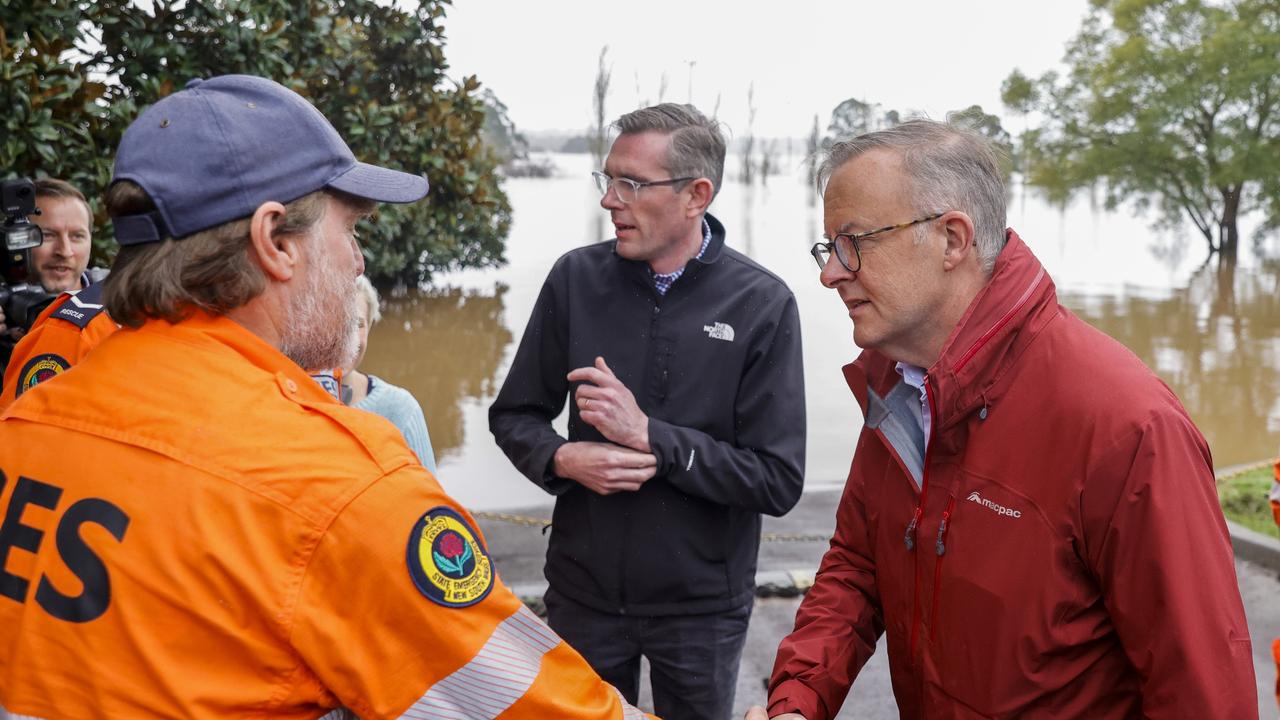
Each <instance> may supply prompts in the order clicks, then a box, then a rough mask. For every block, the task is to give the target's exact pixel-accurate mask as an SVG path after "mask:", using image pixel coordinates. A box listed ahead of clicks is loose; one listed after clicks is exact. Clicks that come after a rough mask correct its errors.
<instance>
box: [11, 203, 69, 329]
mask: <svg viewBox="0 0 1280 720" xmlns="http://www.w3.org/2000/svg"><path fill="white" fill-rule="evenodd" d="M0 210H2V211H3V212H4V224H3V225H2V226H0V234H2V235H3V239H4V248H3V252H4V254H3V255H0V308H3V310H4V317H5V319H4V324H6V325H8V326H9V327H19V328H22V329H24V330H27V329H30V328H31V323H33V322H35V319H36V316H37V315H39V314H40V311H41V310H43V309H44V308H45V306H47V305H48V304H49V302H50V301H51V300H53V298H54V297H56V294H54V293H49V292H46V291H45V289H44V288H43V287H41V286H40V285H39V284H35V283H29V282H27V262H28V259H29V256H30V252H31V248H34V247H39V246H40V244H41V243H43V242H44V234H43V233H42V232H41V231H40V226H39V225H35V224H34V223H32V222H31V221H30V220H28V219H27V217H28V216H29V215H39V214H40V210H39V209H37V208H36V185H35V183H33V182H31V181H30V180H28V179H26V178H18V179H16V180H5V181H3V182H0Z"/></svg>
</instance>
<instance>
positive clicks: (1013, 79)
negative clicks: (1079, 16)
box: [1004, 0, 1280, 257]
mask: <svg viewBox="0 0 1280 720" xmlns="http://www.w3.org/2000/svg"><path fill="white" fill-rule="evenodd" d="M1066 63H1067V65H1068V69H1067V72H1066V74H1065V75H1064V76H1061V77H1059V76H1058V75H1057V74H1055V73H1048V74H1046V75H1045V76H1043V77H1041V78H1039V79H1038V80H1037V81H1035V82H1034V83H1033V84H1032V85H1033V87H1028V84H1027V83H1025V82H1024V80H1025V78H1023V77H1022V76H1021V74H1020V73H1017V72H1016V71H1015V74H1014V75H1011V76H1010V77H1009V79H1008V80H1007V81H1006V83H1005V98H1004V99H1005V102H1006V104H1007V105H1009V106H1010V107H1011V108H1013V109H1015V110H1027V109H1032V108H1034V109H1036V110H1038V111H1039V112H1040V113H1041V115H1042V116H1043V119H1044V120H1043V124H1042V126H1041V127H1039V128H1036V129H1035V130H1033V131H1031V134H1030V136H1029V137H1028V138H1027V139H1026V140H1027V144H1028V145H1029V148H1028V157H1027V161H1028V168H1027V171H1028V176H1029V180H1030V181H1031V182H1032V183H1033V184H1035V185H1038V186H1040V187H1042V188H1044V189H1045V190H1046V191H1047V192H1048V195H1049V197H1050V199H1053V200H1057V201H1062V200H1065V199H1066V198H1068V197H1070V195H1071V194H1072V193H1073V192H1074V191H1075V190H1078V189H1081V188H1085V187H1094V186H1097V185H1098V184H1102V185H1103V186H1104V187H1105V192H1106V200H1107V203H1108V206H1111V207H1114V206H1115V205H1117V204H1118V203H1120V202H1122V201H1124V200H1129V199H1132V200H1135V201H1137V202H1138V203H1139V205H1140V206H1141V207H1148V206H1155V207H1156V208H1157V209H1158V210H1159V211H1160V217H1161V218H1162V219H1163V220H1164V221H1165V222H1166V223H1169V224H1173V223H1176V222H1178V221H1179V220H1180V219H1181V218H1183V217H1186V218H1189V219H1190V220H1191V221H1192V222H1193V223H1194V224H1195V226H1196V227H1197V228H1198V229H1199V231H1200V233H1201V234H1202V235H1203V237H1204V238H1205V241H1206V243H1207V244H1208V248H1209V252H1210V253H1211V254H1212V253H1213V252H1217V251H1221V252H1222V254H1223V256H1225V257H1234V255H1235V253H1236V248H1237V245H1238V231H1237V219H1238V217H1239V216H1240V215H1242V214H1244V213H1247V212H1249V211H1251V210H1253V209H1263V210H1265V211H1266V212H1268V214H1269V216H1270V217H1271V218H1272V220H1273V222H1275V221H1277V220H1280V180H1277V178H1278V177H1280V140H1278V139H1277V138H1278V136H1280V124H1278V123H1280V120H1278V115H1280V5H1278V4H1277V3H1276V2H1275V0H1228V1H1227V2H1206V1H1204V0H1093V9H1092V11H1091V12H1090V14H1089V16H1088V18H1087V19H1086V20H1085V22H1084V25H1083V27H1082V28H1081V30H1080V32H1079V34H1078V35H1077V36H1076V37H1075V39H1074V40H1073V41H1072V42H1071V43H1070V45H1069V46H1068V50H1067V56H1066Z"/></svg>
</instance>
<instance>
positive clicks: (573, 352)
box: [489, 215, 805, 615]
mask: <svg viewBox="0 0 1280 720" xmlns="http://www.w3.org/2000/svg"><path fill="white" fill-rule="evenodd" d="M706 218H707V222H708V224H709V225H710V227H711V230H712V238H711V242H710V243H709V244H708V247H707V250H706V252H705V253H704V254H703V257H702V258H701V259H695V260H691V261H690V262H689V264H688V265H686V267H685V271H684V274H683V275H682V276H681V277H680V278H679V279H678V280H677V281H676V282H675V284H673V285H672V286H671V288H670V290H669V291H668V292H667V294H666V295H665V296H662V295H659V294H658V293H657V291H656V290H655V289H654V287H653V282H652V279H651V276H650V272H649V268H648V265H647V264H645V263H643V262H634V261H630V260H626V259H624V258H622V257H620V256H618V255H617V254H616V253H615V252H614V242H604V243H598V244H595V245H590V246H587V247H582V248H578V249H576V250H572V251H570V252H568V253H566V254H565V255H564V256H562V257H561V258H560V259H559V260H557V261H556V264H555V266H554V267H552V269H551V272H550V274H549V275H548V276H547V280H546V282H545V283H544V285H543V287H542V292H541V293H540V294H539V296H538V301H537V303H536V305H535V306H534V309H533V313H532V316H531V317H530V318H529V325H528V327H527V328H526V329H525V333H524V337H523V338H522V339H521V341H520V348H519V350H518V351H517V352H516V357H515V360H514V361H513V362H512V365H511V370H510V372H509V374H508V375H507V379H506V381H505V382H504V384H503V387H502V390H501V391H500V392H499V394H498V397H497V399H496V400H495V401H494V403H493V406H492V407H490V409H489V428H490V430H491V431H492V432H493V434H494V437H495V438H496V440H497V443H498V445H499V447H501V448H502V450H503V452H505V453H506V454H507V457H508V458H510V459H511V462H512V463H513V464H514V465H515V466H516V467H517V468H518V469H519V470H520V471H521V472H522V473H524V475H525V476H526V477H528V478H529V479H530V480H532V481H533V482H535V483H537V484H538V485H539V486H541V487H543V488H544V489H546V490H547V492H550V493H552V494H554V495H556V496H557V498H556V507H555V513H554V516H553V519H552V531H551V537H550V547H549V548H548V551H547V564H546V576H547V580H548V582H549V583H550V584H551V586H552V587H554V588H555V589H556V590H557V591H558V592H561V593H563V594H564V595H566V596H568V597H569V598H571V599H573V600H576V601H578V602H579V603H582V604H584V605H587V606H589V607H593V608H595V609H597V610H601V611H604V612H614V613H624V614H635V615H678V614H698V613H710V612H720V611H724V610H729V609H733V608H738V607H742V606H743V605H745V604H746V603H748V602H750V600H751V597H752V594H753V591H754V587H755V569H756V554H757V552H758V550H759V545H760V514H761V513H768V514H770V515H775V516H776V515H782V514H784V513H786V512H787V511H788V510H790V509H791V508H792V506H794V505H795V503H796V501H797V500H799V498H800V491H801V489H802V486H803V482H804V451H805V410H804V375H803V369H802V364H803V362H802V358H801V351H800V322H799V314H798V312H797V310H796V301H795V297H794V296H793V295H792V294H791V291H790V289H788V288H787V286H786V284H785V283H783V282H782V280H780V279H779V278H778V277H776V276H775V275H773V274H772V273H770V272H768V271H767V270H765V269H763V268H762V267H760V266H759V265H757V264H756V263H755V262H753V261H752V260H750V259H749V258H747V257H746V256H744V255H743V254H741V253H739V252H737V251H735V250H732V249H730V248H728V247H725V245H724V226H723V225H721V224H720V223H719V221H717V220H716V219H715V218H713V217H712V216H710V215H707V216H706ZM596 356H603V357H604V359H605V362H607V363H608V364H609V367H610V368H611V369H612V370H613V372H614V373H615V374H616V375H617V376H618V378H619V379H620V380H621V381H622V382H623V383H624V384H625V385H626V386H627V387H628V388H629V389H630V390H631V391H632V393H634V394H635V397H636V402H637V403H638V404H639V406H640V409H641V410H643V411H644V412H645V414H647V415H648V416H649V442H650V445H651V447H652V452H653V453H654V455H656V456H657V458H658V469H657V475H656V476H655V477H654V478H652V479H651V480H649V481H648V482H646V483H645V484H644V485H643V486H641V489H640V490H639V491H636V492H621V493H616V494H613V495H608V496H601V495H597V494H596V493H594V492H592V491H590V490H588V489H586V488H584V487H583V486H581V485H579V484H578V483H576V482H573V481H571V480H567V479H565V478H561V477H557V476H556V475H555V474H554V463H553V462H552V459H553V457H554V455H555V452H556V450H557V448H559V447H560V445H561V444H563V443H564V442H566V440H565V439H564V438H563V437H561V436H559V435H558V434H557V433H556V432H555V431H554V430H553V429H552V427H551V421H552V420H553V419H554V418H555V417H556V416H558V415H559V414H560V412H561V410H562V409H563V408H564V404H565V402H566V401H567V400H568V399H569V398H570V397H571V392H572V391H573V390H574V389H575V388H574V387H573V384H572V383H570V382H569V381H568V380H567V379H566V377H565V376H566V375H567V374H568V373H569V371H570V370H573V369H574V368H579V367H588V366H591V365H592V364H593V363H594V361H595V358H596ZM569 413H570V414H569V428H568V429H569V440H573V441H583V440H585V441H596V442H604V441H606V440H605V438H604V437H603V436H602V435H601V434H600V433H599V432H598V431H597V430H596V429H595V428H594V427H592V426H591V425H589V424H587V423H585V422H583V421H582V420H581V419H580V418H579V417H578V411H577V407H576V405H575V404H572V403H571V404H570V411H569Z"/></svg>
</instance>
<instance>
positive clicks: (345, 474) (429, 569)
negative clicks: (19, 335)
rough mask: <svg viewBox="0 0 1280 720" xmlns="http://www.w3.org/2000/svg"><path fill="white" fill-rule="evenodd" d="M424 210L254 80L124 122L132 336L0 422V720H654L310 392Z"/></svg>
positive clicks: (280, 92)
mask: <svg viewBox="0 0 1280 720" xmlns="http://www.w3.org/2000/svg"><path fill="white" fill-rule="evenodd" d="M426 192H427V182H426V180H425V179H424V178H422V177H420V176H417V175H412V174H408V173H403V172H398V171H393V170H389V169H385V168H380V167H376V166H373V165H367V164H364V163H360V162H357V161H356V159H355V157H354V156H353V155H352V153H351V151H350V149H349V148H348V147H347V146H346V144H345V143H344V142H343V140H342V139H341V137H339V135H338V134H337V132H336V131H335V130H334V129H333V127H332V126H331V125H330V124H329V123H328V121H327V120H326V119H325V118H324V116H322V115H321V114H320V113H319V112H318V111H317V110H316V109H315V108H314V107H312V106H311V105H310V104H309V103H308V102H307V101H306V100H305V99H303V98H302V97H301V96H299V95H297V94H296V93H294V92H292V91H290V90H288V89H286V88H284V87H283V86H281V85H279V84H277V83H275V82H272V81H270V80H267V79H264V78H258V77H252V76H244V75H227V76H220V77H215V78H211V79H208V80H203V81H201V80H193V81H192V82H191V83H189V84H188V85H187V86H186V88H185V89H184V90H182V91H179V92H177V93H174V94H172V95H170V96H168V97H166V98H164V99H163V100H161V101H160V102H158V103H156V104H155V105H154V106H152V107H151V108H150V109H148V110H147V111H146V112H144V113H142V114H141V115H140V116H139V117H138V119H137V120H136V121H135V122H134V123H133V124H132V125H130V127H129V128H128V130H127V131H126V132H125V134H124V137H123V139H122V140H121V143H120V147H119V149H118V153H117V156H116V163H115V172H114V177H113V181H112V185H111V187H110V188H109V190H108V193H107V208H108V213H109V214H110V215H111V216H112V218H113V224H114V227H115V230H116V237H117V240H118V241H119V243H120V246H121V247H120V252H119V254H118V255H117V258H116V262H115V265H114V266H113V268H112V273H111V275H110V276H109V277H108V279H107V280H106V281H105V286H104V289H103V290H104V292H103V298H102V300H103V303H102V304H104V305H105V307H106V309H107V311H108V312H109V313H110V315H111V317H112V318H113V319H114V320H116V321H117V322H119V323H120V324H121V326H122V328H121V329H120V330H119V331H117V332H115V333H114V334H112V335H111V336H110V337H108V338H107V339H106V340H105V341H103V342H102V343H101V344H100V345H99V346H98V347H96V348H95V349H94V350H93V352H92V353H91V354H89V355H88V356H87V357H85V358H84V359H83V361H82V362H81V363H80V364H79V365H77V366H75V367H74V368H72V369H71V370H70V371H68V372H64V373H61V374H58V375H57V376H56V377H53V378H52V379H49V380H48V381H46V382H43V383H41V386H40V388H39V391H37V392H27V393H24V394H23V395H22V396H20V397H18V398H17V400H16V401H14V402H13V404H12V405H10V406H9V408H8V409H7V410H6V411H5V412H4V413H3V415H0V627H3V628H4V642H0V717H11V716H17V717H24V718H55V717H57V718H62V717H93V718H113V717H118V718H124V717H129V718H132V717H172V718H178V717H182V718H222V717H271V718H298V719H302V718H308V719H310V718H321V717H324V718H339V717H348V716H349V715H350V713H354V714H356V715H358V716H359V717H361V718H365V719H366V720H374V719H376V718H392V717H406V716H407V717H431V718H435V717H440V718H468V719H479V718H504V719H509V720H523V719H530V720H532V719H534V718H537V719H539V720H540V719H542V718H569V719H578V718H581V719H584V720H585V719H588V718H589V719H592V720H605V719H606V718H608V719H610V720H634V719H638V718H642V717H644V715H642V714H641V713H640V712H639V711H638V710H636V709H635V708H633V707H631V706H630V705H628V704H627V703H626V702H624V701H623V699H622V697H621V696H620V695H619V693H618V691H617V690H616V689H614V688H613V687H611V686H610V685H608V684H606V683H604V682H603V681H602V680H600V678H599V677H598V676H597V675H596V674H595V673H594V672H593V671H592V670H591V669H590V667H589V666H588V665H587V664H586V662H585V661H583V659H582V657H581V656H579V655H578V654H577V653H576V652H574V651H573V650H572V649H571V648H570V647H569V646H568V645H566V644H565V643H564V642H563V641H562V640H561V639H560V638H559V637H558V636H557V635H556V634H555V633H553V632H552V631H551V630H550V629H549V628H547V626H546V625H544V624H543V623H542V622H541V621H540V620H539V619H538V618H537V617H536V616H534V615H533V614H532V613H531V612H530V611H529V610H528V609H526V608H525V607H524V606H523V605H522V604H521V602H520V601H519V599H517V598H516V597H515V596H514V595H513V594H512V593H511V592H510V591H509V590H508V589H507V588H506V587H505V586H504V585H503V584H502V582H501V581H500V580H499V579H498V576H497V573H496V570H495V568H494V564H493V560H492V557H491V556H490V554H489V550H488V548H487V547H486V545H485V541H484V538H483V536H482V535H481V534H480V532H479V531H478V530H477V527H476V523H475V520H474V519H473V518H472V517H471V515H470V514H468V513H467V512H466V511H465V510H463V509H462V508H461V507H459V506H458V505H457V504H456V503H455V502H454V501H453V500H452V499H451V498H449V497H448V496H447V495H445V493H444V492H443V490H442V489H441V488H440V486H439V484H437V483H436V481H435V480H434V479H433V478H432V476H431V475H430V474H429V473H428V472H427V471H426V470H424V469H423V467H422V466H421V464H419V463H418V461H417V458H416V457H415V456H414V455H413V453H412V452H411V451H410V450H409V448H408V447H407V446H406V445H405V443H404V440H403V437H402V436H401V434H400V432H399V431H398V430H397V429H396V428H395V427H394V426H393V425H391V424H390V423H389V422H387V421H386V420H384V419H382V418H379V417H377V416H375V415H372V414H370V413H366V412H362V411H360V410H356V409H354V408H348V407H345V406H343V405H342V404H341V403H339V402H337V401H336V400H334V399H333V398H332V397H330V396H329V395H328V394H327V393H325V392H324V390H323V389H322V388H321V387H320V386H319V385H317V384H316V383H314V382H313V381H312V380H311V379H310V378H309V376H308V375H307V373H306V371H305V370H304V369H303V368H319V367H341V366H343V365H344V363H346V362H348V361H349V357H350V355H351V353H352V352H353V351H354V333H353V332H352V330H353V327H354V318H353V313H354V309H355V304H354V302H353V301H354V299H355V298H354V295H353V294H354V292H355V288H356V285H355V282H354V280H355V278H356V277H357V276H359V275H360V274H361V272H362V271H363V266H364V261H363V258H362V256H361V253H360V249H359V247H358V245H357V243H356V240H355V226H356V225H357V223H359V222H360V220H361V219H362V218H363V217H365V216H367V215H368V213H369V212H371V211H372V209H373V208H374V205H375V202H401V203H404V202H414V201H416V200H418V199H420V198H422V197H423V196H424V195H425V194H426ZM64 306H65V304H64Z"/></svg>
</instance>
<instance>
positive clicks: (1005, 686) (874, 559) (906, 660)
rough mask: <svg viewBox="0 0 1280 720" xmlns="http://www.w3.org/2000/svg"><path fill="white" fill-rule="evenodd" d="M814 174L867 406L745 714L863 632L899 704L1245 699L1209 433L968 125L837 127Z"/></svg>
mask: <svg viewBox="0 0 1280 720" xmlns="http://www.w3.org/2000/svg"><path fill="white" fill-rule="evenodd" d="M819 187H820V188H823V197H824V207H825V226H826V236H827V241H826V242H821V243H818V244H817V245H815V246H814V248H813V254H814V257H815V259H817V261H818V264H819V265H820V266H821V268H822V275H821V277H822V282H823V284H824V285H826V286H827V287H830V288H832V289H834V290H835V291H836V292H837V293H839V295H840V298H841V299H842V300H843V301H844V303H845V305H846V306H847V307H848V311H849V317H850V318H851V319H852V320H853V325H854V331H853V334H854V341H855V342H856V343H857V344H858V346H859V347H861V348H863V352H862V354H861V356H859V357H858V359H857V360H856V361H855V362H853V363H852V364H850V365H848V366H846V367H845V368H844V374H845V377H846V379H847V381H848V383H849V386H850V388H851V389H852V390H853V393H854V395H855V396H856V397H857V400H858V402H859V404H860V405H861V407H862V409H863V411H864V413H865V416H866V423H865V425H864V427H863V429H862V432H861V436H860V437H859V438H858V444H857V449H856V451H855V455H854V461H853V465H852V467H851V470H850V474H849V478H848V482H847V484H846V486H845V492H844V496H843V498H842V499H841V501H840V504H839V506H838V508H837V511H836V512H837V518H836V531H835V536H834V537H833V538H832V541H831V548H830V550H829V551H828V552H827V553H826V555H825V556H824V558H823V560H822V564H821V566H820V568H819V570H818V576H817V581H816V583H815V584H814V587H813V589H812V590H811V591H810V592H809V594H808V595H807V597H806V598H805V600H804V602H803V603H802V604H801V606H800V610H799V612H798V613H797V616H796V625H795V629H794V631H793V632H792V633H791V634H790V635H789V636H788V637H786V638H785V639H784V640H783V641H782V643H781V645H780V647H779V649H778V657H777V661H776V663H775V665H774V671H773V677H772V679H771V681H770V684H769V707H768V711H767V713H766V711H765V710H763V709H761V708H755V709H753V710H752V711H751V712H750V713H749V714H748V718H765V717H766V716H767V717H772V718H787V719H788V720H795V719H796V718H803V719H804V720H827V719H828V718H831V717H834V716H835V715H836V714H837V713H838V712H839V710H840V706H841V704H842V703H843V702H844V699H845V695H846V694H847V693H848V690H849V687H850V685H851V684H852V683H853V681H854V678H855V677H856V676H857V674H858V672H859V670H860V669H861V668H862V666H863V664H864V663H865V662H866V661H867V659H868V658H870V657H871V655H872V653H873V652H874V651H875V648H876V643H877V641H878V640H879V638H880V635H881V634H884V635H885V636H886V638H887V643H886V644H887V645H888V652H889V666H890V672H891V676H892V680H893V690H894V695H895V697H896V699H897V702H898V707H899V710H900V713H901V716H902V717H903V718H909V719H910V718H930V719H931V720H933V719H937V718H978V717H1018V718H1095V719H1096V718H1132V717H1146V718H1166V717H1179V718H1190V717H1194V718H1256V717H1257V713H1258V707H1257V698H1256V686H1255V684H1254V671H1253V662H1252V656H1251V648H1250V642H1249V632H1248V629H1247V627H1246V625H1245V616H1244V608H1243V605H1242V603H1241V600H1240V593H1239V590H1238V588H1237V582H1236V576H1235V568H1234V564H1233V559H1232V552H1231V546H1230V542H1229V538H1228V535H1227V528H1226V523H1225V521H1224V520H1223V517H1222V511H1221V509H1220V508H1219V506H1218V503H1217V495H1216V492H1215V486H1214V477H1213V470H1212V462H1211V458H1210V455H1209V448H1208V447H1207V445H1206V443H1205V441H1204V438H1203V437H1202V436H1201V434H1200V433H1199V431H1197V430H1196V427H1195V426H1194V425H1193V424H1192V422H1191V420H1190V418H1189V417H1188V416H1187V413H1186V411H1185V410H1184V409H1183V407H1182V405H1181V404H1180V403H1179V402H1178V399H1177V398H1176V397H1174V395H1173V393H1172V392H1171V391H1170V390H1169V389H1168V387H1166V386H1165V384H1164V383H1162V382H1161V381H1160V379H1159V378H1157V377H1156V376H1155V375H1154V374H1153V373H1152V372H1151V371H1150V370H1149V369H1148V368H1146V367H1145V366H1144V365H1143V364H1142V363H1141V362H1140V361H1139V360H1138V359H1137V358H1136V357H1134V355H1133V354H1132V353H1130V352H1129V351H1128V350H1126V349H1125V348H1124V347H1123V346H1121V345H1120V344H1119V343H1118V342H1116V341H1115V340H1112V339H1111V338H1109V337H1107V336H1106V335H1104V334H1102V333H1101V332H1099V331H1097V330H1095V329H1093V328H1092V327H1090V326H1088V325H1086V324H1085V323H1084V322H1082V321H1081V320H1079V319H1078V318H1077V317H1075V316H1074V315H1072V314H1071V313H1070V312H1069V311H1068V310H1067V309H1065V308H1063V307H1062V306H1061V305H1059V304H1058V300H1057V296H1056V293H1055V291H1054V285H1053V281H1052V280H1050V278H1049V276H1048V275H1047V274H1046V272H1045V269H1044V268H1043V267H1042V266H1041V265H1040V263H1039V261H1038V260H1036V258H1035V257H1034V256H1033V255H1032V253H1031V251H1030V250H1029V249H1028V248H1027V246H1026V245H1025V244H1023V242H1022V240H1021V239H1019V238H1018V236H1017V235H1016V234H1015V233H1014V232H1013V231H1011V230H1007V229H1006V228H1005V190H1004V186H1003V183H1002V181H1001V176H1000V173H999V170H998V168H997V165H996V159H995V156H994V154H993V153H992V151H991V149H990V146H989V145H988V143H987V142H986V141H985V140H983V139H982V138H980V137H978V136H976V135H973V134H970V133H967V132H960V131H957V130H954V129H952V128H949V127H947V126H946V125H943V124H940V123H935V122H930V121H923V120H919V121H911V122H907V123H904V124H902V125H899V126H896V127H894V128H891V129H888V130H884V131H880V132H876V133H871V134H868V135H863V136H860V137H857V138H854V139H852V140H848V141H845V142H840V143H837V144H835V145H834V146H833V147H832V149H831V151H830V154H829V156H828V157H827V158H826V160H825V162H824V164H823V165H822V169H821V172H820V173H819Z"/></svg>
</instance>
